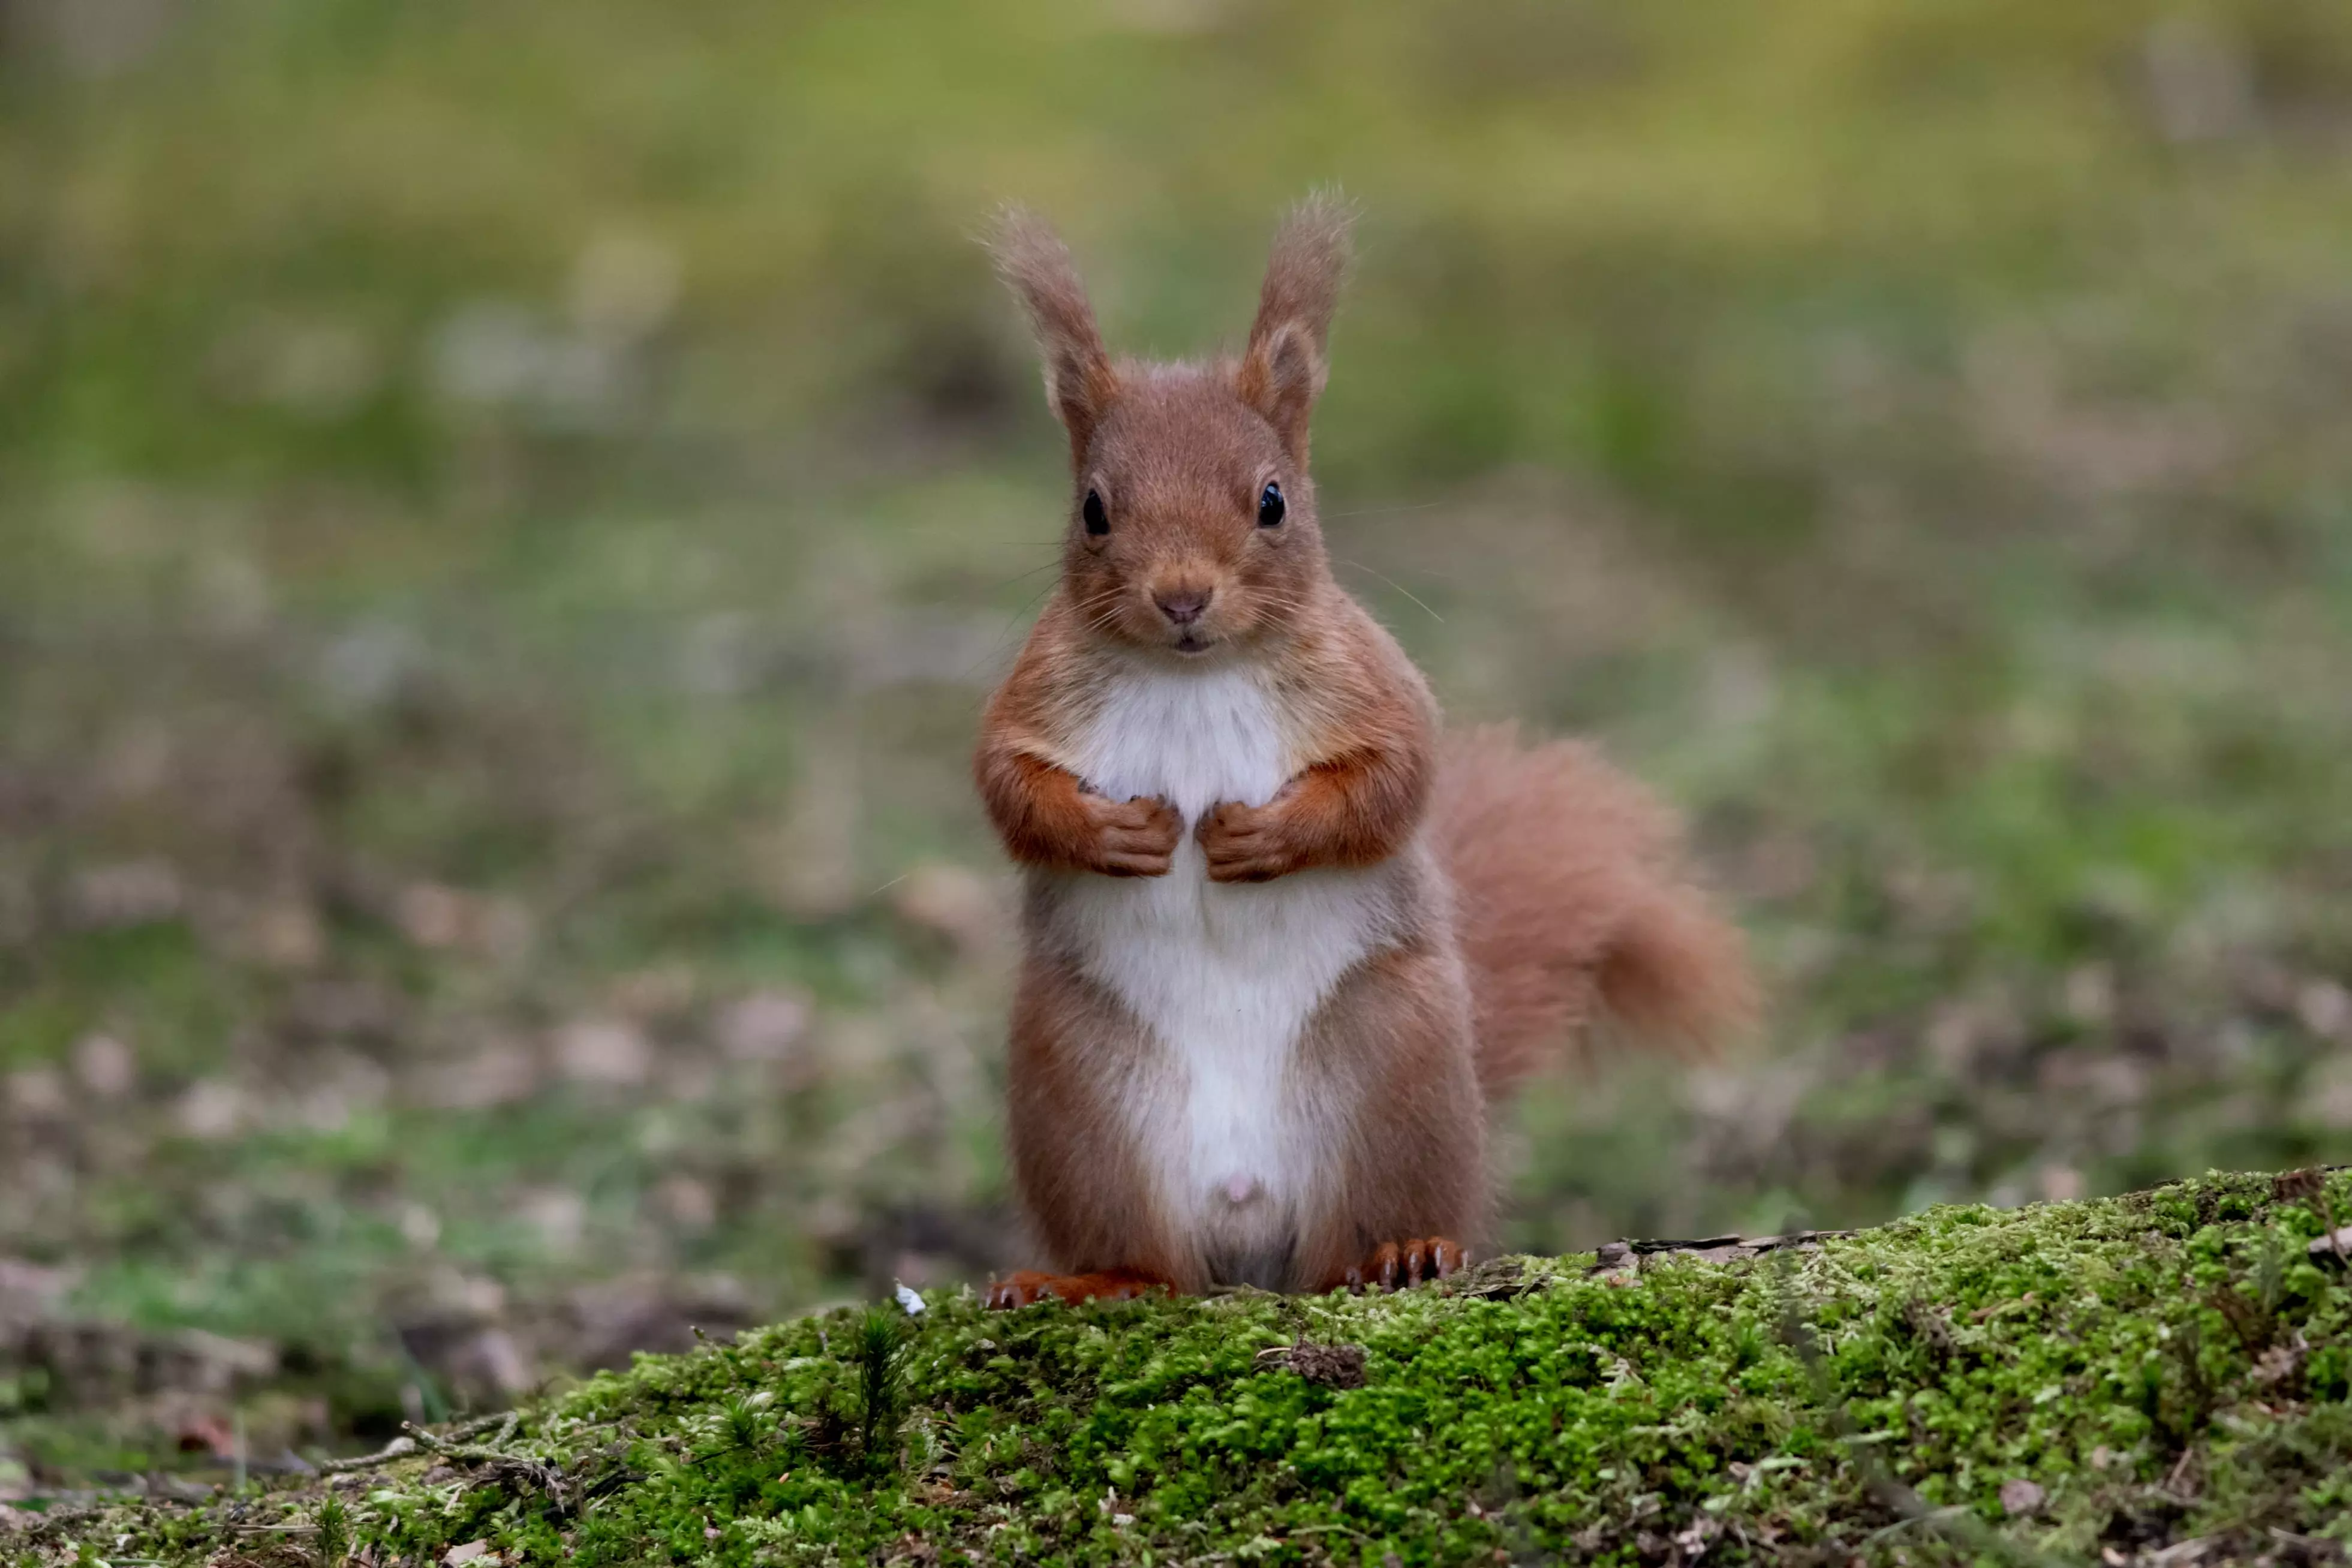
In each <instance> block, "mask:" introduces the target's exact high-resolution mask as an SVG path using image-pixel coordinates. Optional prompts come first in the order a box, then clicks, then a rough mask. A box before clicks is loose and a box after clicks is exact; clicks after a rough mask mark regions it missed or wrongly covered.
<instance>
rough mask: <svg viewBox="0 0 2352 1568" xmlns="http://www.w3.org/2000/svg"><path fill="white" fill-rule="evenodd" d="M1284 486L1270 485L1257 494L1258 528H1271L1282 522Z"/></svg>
mask: <svg viewBox="0 0 2352 1568" xmlns="http://www.w3.org/2000/svg"><path fill="white" fill-rule="evenodd" d="M1282 514H1283V506H1282V486H1279V485H1268V486H1266V487H1265V489H1263V490H1260V491H1259V492H1258V493H1257V526H1258V527H1259V528H1275V527H1276V526H1278V525H1279V524H1280V523H1281V521H1282Z"/></svg>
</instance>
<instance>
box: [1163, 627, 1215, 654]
mask: <svg viewBox="0 0 2352 1568" xmlns="http://www.w3.org/2000/svg"><path fill="white" fill-rule="evenodd" d="M1170 646H1171V647H1172V648H1174V649H1175V650H1176V651H1177V652H1178V653H1207V652H1208V651H1209V650H1210V649H1211V648H1212V647H1213V646H1215V644H1214V643H1212V642H1210V641H1209V639H1207V638H1205V637H1203V636H1202V635H1201V634H1200V633H1199V632H1194V631H1193V630H1192V629H1191V628H1190V627H1187V628H1186V629H1185V630H1184V632H1183V634H1182V635H1181V636H1179V637H1178V638H1177V639H1176V641H1175V642H1174V643H1171V644H1170Z"/></svg>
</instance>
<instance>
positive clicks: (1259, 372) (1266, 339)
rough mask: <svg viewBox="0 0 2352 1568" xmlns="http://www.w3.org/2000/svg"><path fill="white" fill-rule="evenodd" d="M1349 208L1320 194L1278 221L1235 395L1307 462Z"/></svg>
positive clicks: (1343, 267)
mask: <svg viewBox="0 0 2352 1568" xmlns="http://www.w3.org/2000/svg"><path fill="white" fill-rule="evenodd" d="M1355 223H1356V213H1355V208H1354V207H1353V206H1351V205H1350V204H1349V203H1348V202H1346V201H1345V200H1343V199H1342V198H1341V197H1340V196H1339V193H1337V192H1331V191H1318V192H1317V193H1315V194H1313V195H1311V196H1309V197H1307V199H1306V200H1305V201H1303V202H1301V203H1299V204H1298V205H1297V206H1296V207H1293V208H1292V209H1291V210H1290V214H1289V215H1288V216H1287V217H1286V218H1285V219H1284V220H1283V224H1282V227H1281V229H1280V230H1279V231H1277V232H1276V235H1275V236H1274V254H1273V256H1271V257H1269V258H1268V259H1267V262H1266V267H1265V284H1264V285H1263V286H1262V287H1260V288H1259V290H1258V297H1257V319H1256V320H1255V322H1253V323H1252V324H1251V326H1250V335H1249V347H1248V348H1247V349H1246V350H1244V352H1243V355H1242V363H1241V369H1240V371H1239V372H1238V374H1237V375H1236V377H1235V381H1234V390H1235V391H1236V392H1239V393H1240V394H1241V398H1242V401H1243V402H1246V403H1248V404H1249V405H1250V406H1251V407H1252V408H1255V409H1256V410H1257V411H1258V413H1262V414H1264V415H1265V418H1266V422H1267V423H1270V424H1272V425H1273V426H1274V428H1275V432H1276V434H1278V435H1280V436H1281V437H1282V444H1283V445H1284V446H1285V447H1286V448H1287V449H1288V450H1289V452H1290V454H1291V455H1292V457H1293V458H1294V459H1296V460H1297V462H1299V463H1301V464H1303V463H1305V462H1306V460H1307V418H1308V416H1309V415H1310V414H1312V413H1314V410H1315V400H1316V399H1317V398H1318V397H1319V396H1321V395H1322V392H1323V383H1324V382H1325V380H1326V379H1327V377H1328V374H1329V366H1328V361H1327V360H1326V358H1325V352H1324V345H1325V344H1326V343H1327V342H1328V340H1329V338H1330V335H1331V317H1332V315H1333V313H1334V312H1336V311H1337V310H1338V309H1339V286H1340V284H1341V283H1342V282H1343V281H1345V279H1346V277H1347V275H1348V257H1349V232H1350V231H1351V230H1352V229H1353V228H1354V227H1355Z"/></svg>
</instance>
